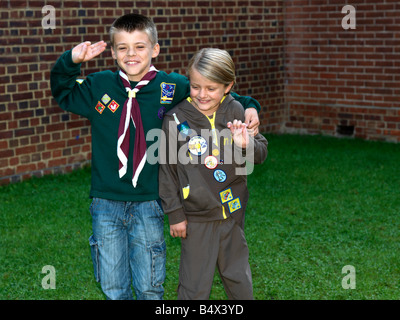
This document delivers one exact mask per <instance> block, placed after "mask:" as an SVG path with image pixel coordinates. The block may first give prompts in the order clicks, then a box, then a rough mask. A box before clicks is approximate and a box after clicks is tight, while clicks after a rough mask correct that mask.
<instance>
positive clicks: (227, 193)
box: [219, 188, 233, 203]
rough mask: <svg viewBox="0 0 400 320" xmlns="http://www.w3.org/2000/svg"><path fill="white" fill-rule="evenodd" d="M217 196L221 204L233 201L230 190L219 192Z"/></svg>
mask: <svg viewBox="0 0 400 320" xmlns="http://www.w3.org/2000/svg"><path fill="white" fill-rule="evenodd" d="M219 196H220V197H221V202H222V203H225V202H228V201H231V200H232V199H233V195H232V190H231V188H229V189H226V190H224V191H221V192H220V193H219Z"/></svg>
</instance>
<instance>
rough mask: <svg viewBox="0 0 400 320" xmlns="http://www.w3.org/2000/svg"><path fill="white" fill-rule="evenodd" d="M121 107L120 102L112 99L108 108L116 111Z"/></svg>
mask: <svg viewBox="0 0 400 320" xmlns="http://www.w3.org/2000/svg"><path fill="white" fill-rule="evenodd" d="M118 107H119V104H118V103H116V102H115V100H113V101H111V103H110V105H109V106H108V109H110V110H111V111H112V112H115V111H116V110H117V109H118Z"/></svg>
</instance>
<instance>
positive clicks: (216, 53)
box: [187, 48, 236, 86]
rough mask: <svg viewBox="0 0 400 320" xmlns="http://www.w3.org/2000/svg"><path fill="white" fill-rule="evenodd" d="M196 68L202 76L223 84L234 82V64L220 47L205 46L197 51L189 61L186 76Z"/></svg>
mask: <svg viewBox="0 0 400 320" xmlns="http://www.w3.org/2000/svg"><path fill="white" fill-rule="evenodd" d="M193 68H194V69H196V70H197V71H198V72H199V73H200V74H201V75H202V76H203V77H205V78H207V79H208V80H210V81H213V82H216V83H222V84H224V85H225V86H228V85H230V84H231V83H232V82H233V83H234V84H235V83H236V76H235V64H234V63H233V60H232V57H231V56H230V54H229V53H228V52H227V51H225V50H221V49H216V48H205V49H201V50H200V51H198V52H197V53H196V54H195V55H194V56H193V57H192V59H190V61H189V66H188V68H187V76H188V77H189V79H190V72H191V71H192V69H193Z"/></svg>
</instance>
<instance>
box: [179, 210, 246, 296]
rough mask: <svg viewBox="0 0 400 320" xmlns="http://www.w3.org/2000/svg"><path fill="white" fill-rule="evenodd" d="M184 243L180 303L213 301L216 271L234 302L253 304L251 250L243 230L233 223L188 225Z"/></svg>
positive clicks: (180, 276) (217, 222)
mask: <svg viewBox="0 0 400 320" xmlns="http://www.w3.org/2000/svg"><path fill="white" fill-rule="evenodd" d="M187 227H188V229H187V237H186V239H182V242H181V264H180V268H179V287H178V300H206V299H209V297H210V292H211V287H212V283H213V279H214V272H215V267H216V266H217V267H218V271H219V273H220V276H221V279H222V282H223V285H224V288H225V292H226V294H227V295H228V298H229V299H231V300H252V299H253V286H252V279H251V271H250V265H249V250H248V247H247V242H246V239H245V236H244V232H243V229H242V228H241V227H239V225H238V224H237V223H236V222H235V220H234V219H232V218H230V217H229V218H228V219H226V220H222V221H212V222H189V223H188V225H187Z"/></svg>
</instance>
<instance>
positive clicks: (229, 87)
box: [225, 81, 235, 95]
mask: <svg viewBox="0 0 400 320" xmlns="http://www.w3.org/2000/svg"><path fill="white" fill-rule="evenodd" d="M234 84H235V82H233V81H232V82H231V83H230V84H229V85H228V86H227V87H226V90H225V95H227V94H228V93H229V92H231V90H232V88H233V85H234Z"/></svg>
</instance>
